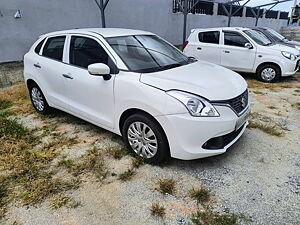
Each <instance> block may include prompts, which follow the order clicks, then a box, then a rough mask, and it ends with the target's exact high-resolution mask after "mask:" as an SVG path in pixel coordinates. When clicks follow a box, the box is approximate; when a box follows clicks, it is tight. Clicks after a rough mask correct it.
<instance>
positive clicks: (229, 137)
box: [24, 28, 249, 162]
mask: <svg viewBox="0 0 300 225" xmlns="http://www.w3.org/2000/svg"><path fill="white" fill-rule="evenodd" d="M24 77H25V82H26V85H27V87H28V89H29V92H30V97H31V100H32V103H33V106H34V108H35V109H36V111H37V112H39V113H42V114H43V113H48V112H49V111H50V109H51V108H57V109H60V110H63V111H65V112H68V113H70V114H73V115H75V116H77V117H79V118H82V119H84V120H86V121H89V122H91V123H93V124H95V125H97V126H100V127H102V128H104V129H107V130H109V131H111V132H114V133H116V134H118V135H122V136H123V138H124V141H125V142H126V144H127V146H128V147H129V148H130V149H131V150H132V151H133V152H135V153H136V154H137V155H139V156H141V157H143V158H145V159H146V161H148V162H159V161H162V160H164V159H166V158H167V157H168V156H172V157H175V158H179V159H185V160H189V159H195V158H202V157H208V156H213V155H217V154H221V153H224V152H225V151H226V149H227V148H228V147H229V146H231V145H232V144H233V143H235V142H236V141H237V140H238V139H239V137H240V136H241V135H242V134H243V132H244V130H245V128H246V126H247V116H248V112H249V100H248V90H247V83H246V82H245V80H244V79H243V78H242V77H241V76H240V75H238V74H236V73H235V72H232V71H230V70H228V69H225V68H223V67H220V66H217V65H214V64H211V63H207V62H197V61H196V60H195V59H191V58H188V57H186V56H185V55H184V54H182V53H181V52H180V51H179V50H178V49H176V48H175V47H173V46H172V45H171V44H169V43H167V42H166V41H164V40H163V39H161V38H159V37H158V36H156V35H154V34H152V33H149V32H145V31H136V30H126V29H108V28H107V29H77V30H68V31H60V32H54V33H49V34H46V35H43V36H41V37H40V39H39V40H38V41H37V42H36V43H35V44H34V45H33V46H32V48H31V49H30V51H29V52H28V53H27V54H26V55H25V57H24Z"/></svg>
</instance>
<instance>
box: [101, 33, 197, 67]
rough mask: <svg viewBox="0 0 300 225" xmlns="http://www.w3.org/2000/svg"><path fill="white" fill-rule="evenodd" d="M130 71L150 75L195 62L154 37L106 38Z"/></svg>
mask: <svg viewBox="0 0 300 225" xmlns="http://www.w3.org/2000/svg"><path fill="white" fill-rule="evenodd" d="M106 40H107V42H108V43H109V44H110V45H111V47H112V48H113V49H114V50H115V51H116V53H117V54H118V55H119V56H120V57H121V59H122V60H123V61H124V63H125V64H126V66H127V67H128V68H129V70H131V71H134V72H141V73H149V72H155V71H162V70H166V69H171V68H174V67H179V66H182V65H186V64H189V63H191V62H194V60H191V59H189V58H188V57H187V56H185V55H184V54H183V53H181V52H180V51H179V50H178V49H176V48H175V47H173V46H172V45H170V44H168V43H167V42H165V41H164V40H162V39H161V38H159V37H157V36H154V35H136V36H124V37H111V38H106Z"/></svg>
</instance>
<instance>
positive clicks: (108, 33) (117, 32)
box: [42, 28, 153, 38]
mask: <svg viewBox="0 0 300 225" xmlns="http://www.w3.org/2000/svg"><path fill="white" fill-rule="evenodd" d="M71 33H77V34H95V33H96V34H99V35H101V36H103V37H105V38H106V37H120V36H130V35H153V33H151V32H148V31H141V30H132V29H122V28H81V29H71V30H62V31H55V32H51V33H47V34H43V35H42V36H54V35H60V34H61V35H62V34H71Z"/></svg>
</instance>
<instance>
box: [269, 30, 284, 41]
mask: <svg viewBox="0 0 300 225" xmlns="http://www.w3.org/2000/svg"><path fill="white" fill-rule="evenodd" d="M265 32H266V33H267V34H269V35H270V36H271V37H272V38H273V39H274V40H275V41H283V40H284V39H285V37H284V36H282V35H281V34H279V33H277V32H276V31H275V30H272V29H265Z"/></svg>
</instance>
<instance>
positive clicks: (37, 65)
mask: <svg viewBox="0 0 300 225" xmlns="http://www.w3.org/2000/svg"><path fill="white" fill-rule="evenodd" d="M33 65H34V67H36V68H39V69H40V68H42V67H41V66H40V64H39V63H35V64H33Z"/></svg>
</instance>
